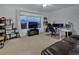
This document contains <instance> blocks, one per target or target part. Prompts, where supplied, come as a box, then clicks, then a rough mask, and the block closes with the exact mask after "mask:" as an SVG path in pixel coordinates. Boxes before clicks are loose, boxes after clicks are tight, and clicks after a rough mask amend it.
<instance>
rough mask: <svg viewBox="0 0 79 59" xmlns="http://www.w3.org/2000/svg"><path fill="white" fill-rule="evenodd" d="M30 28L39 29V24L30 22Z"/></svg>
mask: <svg viewBox="0 0 79 59" xmlns="http://www.w3.org/2000/svg"><path fill="white" fill-rule="evenodd" d="M29 28H38V23H37V22H29Z"/></svg>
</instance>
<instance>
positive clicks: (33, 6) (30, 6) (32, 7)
mask: <svg viewBox="0 0 79 59" xmlns="http://www.w3.org/2000/svg"><path fill="white" fill-rule="evenodd" d="M75 5H76V4H51V5H50V6H48V7H45V8H43V6H42V4H12V6H17V7H21V8H26V9H30V10H35V11H39V12H44V13H50V12H53V11H56V10H59V9H62V8H67V7H71V6H75Z"/></svg>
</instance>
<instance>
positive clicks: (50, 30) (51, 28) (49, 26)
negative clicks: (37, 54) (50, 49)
mask: <svg viewBox="0 0 79 59" xmlns="http://www.w3.org/2000/svg"><path fill="white" fill-rule="evenodd" d="M47 27H48V30H49V32H51V37H52V36H53V35H55V36H56V30H55V29H54V27H53V26H52V25H51V24H48V26H47Z"/></svg>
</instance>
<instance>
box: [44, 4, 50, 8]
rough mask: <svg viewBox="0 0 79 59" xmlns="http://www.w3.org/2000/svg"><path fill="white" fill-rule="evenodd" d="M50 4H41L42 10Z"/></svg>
mask: <svg viewBox="0 0 79 59" xmlns="http://www.w3.org/2000/svg"><path fill="white" fill-rule="evenodd" d="M50 5H51V4H43V8H45V7H47V6H50Z"/></svg>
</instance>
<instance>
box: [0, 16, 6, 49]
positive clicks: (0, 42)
mask: <svg viewBox="0 0 79 59" xmlns="http://www.w3.org/2000/svg"><path fill="white" fill-rule="evenodd" d="M5 21H6V18H5V17H0V49H1V48H3V47H4V41H5V39H6V34H5V31H6V30H5V25H6V24H5V23H6V22H5Z"/></svg>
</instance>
